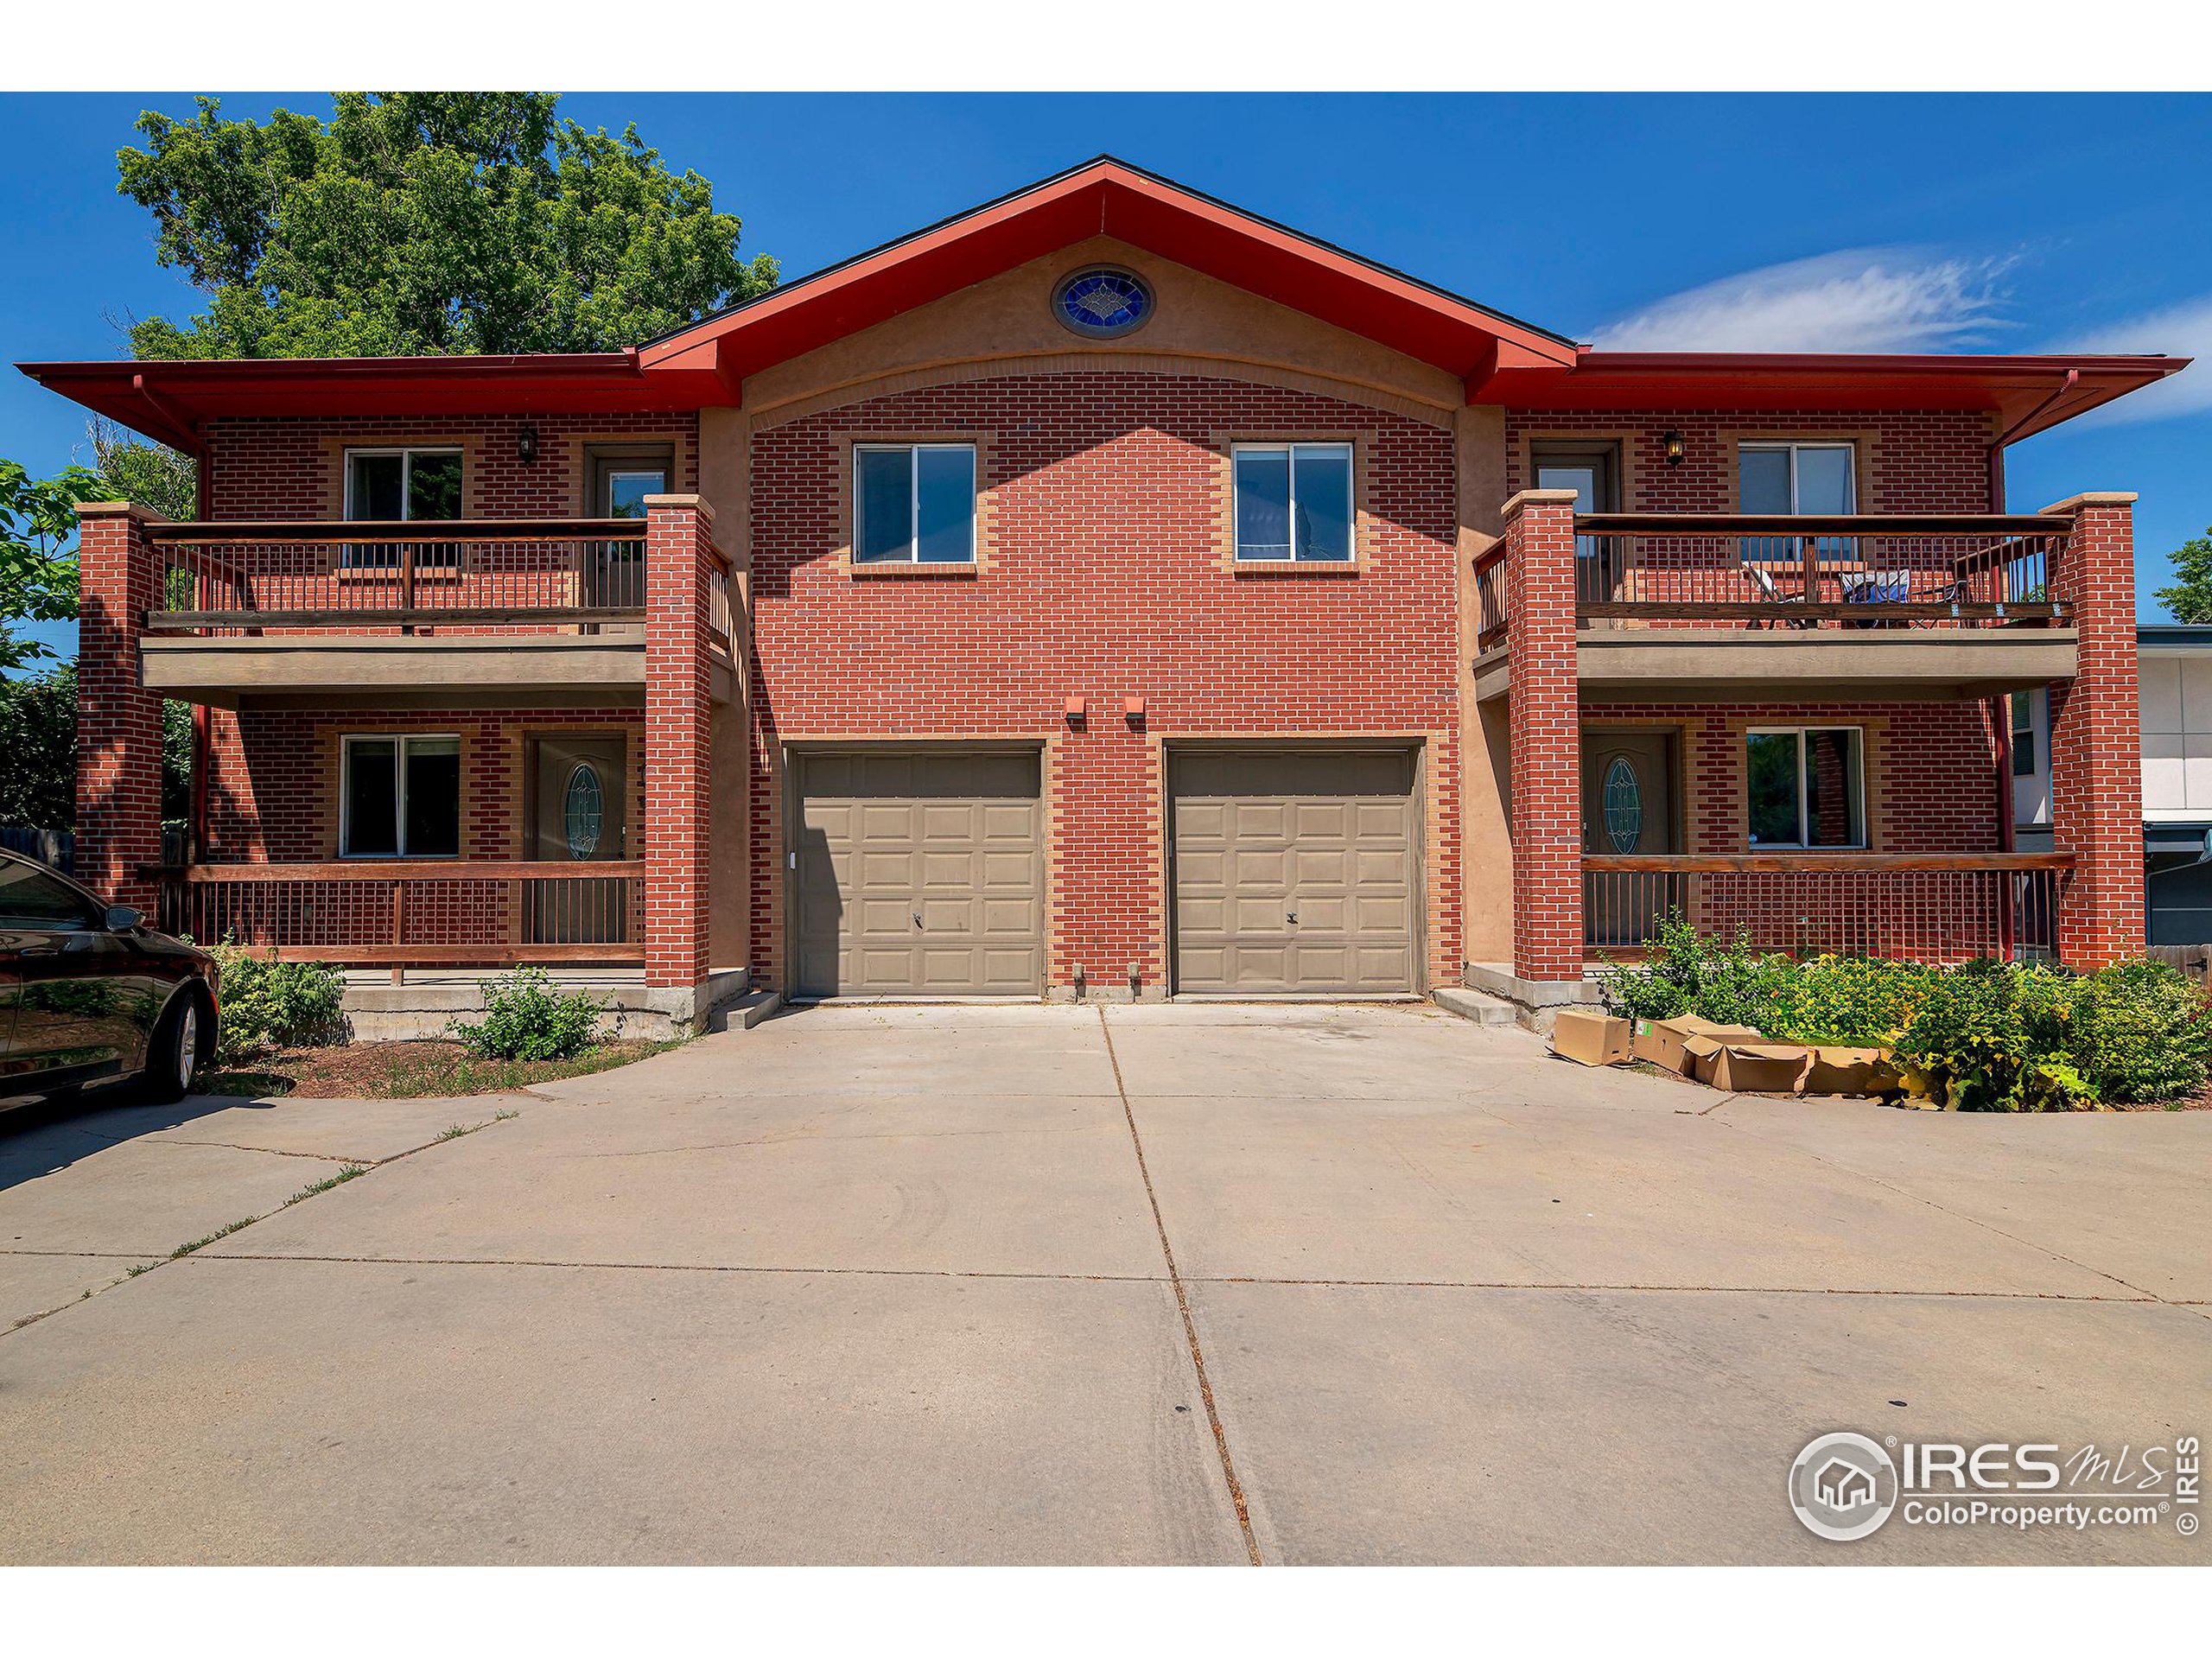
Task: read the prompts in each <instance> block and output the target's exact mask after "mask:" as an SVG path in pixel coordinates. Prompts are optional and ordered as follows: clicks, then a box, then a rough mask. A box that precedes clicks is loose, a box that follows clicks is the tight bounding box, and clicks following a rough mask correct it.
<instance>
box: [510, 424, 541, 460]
mask: <svg viewBox="0 0 2212 1659" xmlns="http://www.w3.org/2000/svg"><path fill="white" fill-rule="evenodd" d="M515 459H516V460H517V461H520V462H522V464H523V465H524V466H525V467H527V466H530V465H531V463H532V462H534V461H537V428H536V427H534V426H525V427H524V428H523V429H522V430H521V431H519V432H518V433H516V434H515Z"/></svg>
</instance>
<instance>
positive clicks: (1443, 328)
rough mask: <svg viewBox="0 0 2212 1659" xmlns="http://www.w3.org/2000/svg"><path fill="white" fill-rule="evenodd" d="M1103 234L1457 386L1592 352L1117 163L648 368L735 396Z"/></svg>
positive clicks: (667, 348) (1064, 180)
mask: <svg viewBox="0 0 2212 1659" xmlns="http://www.w3.org/2000/svg"><path fill="white" fill-rule="evenodd" d="M1094 236H1110V237H1116V238H1119V239H1120V240H1122V241H1124V242H1128V243H1130V244H1133V245H1135V246H1137V247H1141V248H1144V249H1146V250H1147V251H1150V252H1153V253H1157V254H1159V255H1160V256H1161V257H1164V258H1168V259H1173V260H1174V261H1175V262H1176V263H1177V264H1184V265H1188V266H1190V267H1191V268H1192V269H1193V270H1199V271H1203V272H1205V274H1206V275H1208V276H1210V277H1217V278H1219V279H1220V280H1221V281H1223V282H1225V283H1230V284H1232V285H1234V286H1236V287H1237V288H1241V289H1245V290H1246V291H1248V292H1249V293H1253V294H1257V295H1259V296H1262V298H1264V299H1269V300H1274V301H1275V302H1278V303H1279V304H1282V305H1287V306H1289V307H1290V308H1293V309H1294V310H1298V311H1303V312H1305V313H1306V314H1307V315H1309V316H1314V317H1319V318H1320V319H1321V320H1322V321H1325V322H1331V323H1334V324H1335V325H1337V326H1338V327H1341V328H1344V329H1347V330H1349V331H1350V332H1351V333H1353V334H1363V335H1365V336H1366V337H1367V338H1368V339H1370V340H1376V341H1379V342H1380V343H1381V344H1383V345H1385V346H1390V347H1391V348H1393V349H1394V350H1396V351H1400V352H1402V353H1405V354H1406V355H1407V356H1408V357H1412V358H1416V359H1420V360H1421V361H1422V362H1424V363H1429V364H1433V365H1435V366H1436V367H1438V368H1440V369H1445V370H1447V371H1449V372H1452V373H1453V374H1457V375H1461V376H1481V375H1487V374H1489V373H1490V372H1492V371H1493V370H1494V369H1495V368H1496V367H1497V366H1498V365H1500V364H1501V363H1504V364H1508V365H1516V366H1518V365H1528V366H1535V365H1549V366H1554V367H1564V366H1566V365H1569V364H1572V363H1573V361H1574V358H1575V353H1576V350H1577V347H1576V346H1575V344H1574V342H1573V340H1569V339H1567V337H1566V336H1565V335H1563V334H1553V333H1552V332H1551V331H1550V330H1549V329H1546V328H1539V327H1536V326H1535V324H1533V323H1528V322H1523V321H1521V320H1520V319H1518V318H1516V317H1509V316H1507V315H1505V314H1504V313H1503V312H1502V311H1493V310H1491V308H1489V307H1487V306H1484V305H1478V304H1477V303H1476V302H1474V301H1472V300H1469V299H1463V298H1461V297H1460V296H1459V295H1456V294H1452V293H1447V292H1446V290H1444V289H1440V288H1437V287H1435V286H1433V284H1430V283H1423V282H1420V281H1417V280H1415V279H1414V278H1413V277H1408V276H1405V275H1403V274H1402V272H1399V271H1395V270H1390V269H1389V267H1388V266H1384V265H1378V264H1375V263H1374V262H1373V261H1372V260H1369V259H1363V258H1361V257H1358V256H1357V255H1356V254H1351V253H1347V252H1345V251H1344V250H1343V249H1341V248H1338V247H1333V246H1332V245H1329V244H1328V243H1326V242H1322V241H1318V240H1316V239H1315V238H1313V237H1310V236H1304V235H1301V234H1300V233H1299V232H1296V231H1293V230H1290V229H1287V228H1286V227H1285V226H1281V225H1277V224H1275V223H1274V222H1273V221H1272V220H1270V219H1262V218H1260V217H1259V216H1258V215H1257V214H1255V213H1246V212H1244V211H1243V209H1242V208H1238V207H1230V206H1229V205H1228V204H1227V203H1226V202H1223V201H1217V200H1215V199H1214V198H1213V197H1211V196H1208V195H1205V194H1200V193H1199V192H1198V191H1196V190H1192V189H1190V188H1187V187H1185V186H1183V185H1179V184H1176V183H1174V182H1173V181H1170V180H1167V179H1164V178H1161V177H1160V175H1157V174H1154V173H1147V172H1146V171H1145V170H1144V169H1143V168H1139V167H1132V166H1131V165H1130V164H1129V163H1128V162H1122V161H1116V159H1115V158H1113V157H1112V156H1100V157H1098V158H1097V159H1096V160H1095V161H1090V162H1084V164H1083V165H1082V166H1080V167H1077V168H1070V169H1069V170H1068V171H1067V172H1065V173H1061V174H1058V175H1055V176H1054V177H1052V178H1049V179H1046V180H1043V181H1039V182H1038V183H1036V184H1033V185H1029V186H1027V187H1026V188H1022V189H1020V190H1017V191H1015V192H1014V193H1013V194H1011V195H1006V196H1001V197H1000V198H999V199H998V200H996V201H992V202H986V203H985V204H984V205H983V206H982V207H975V208H971V209H969V211H968V212H966V213H961V214H958V215H957V216H956V217H954V218H951V219H945V220H944V221H943V222H941V223H939V224H937V225H932V226H930V227H929V228H927V229H926V230H921V231H917V232H914V233H913V234H912V235H911V236H905V237H901V238H899V240H897V241H895V242H891V243H887V244H886V245H883V246H882V247H880V248H876V249H874V250H872V251H869V252H868V253H864V254H861V255H860V256H858V257H855V258H852V259H849V260H846V261H845V262H844V263H843V264H837V265H833V266H831V267H830V268H829V270H823V271H817V272H816V273H815V274H814V275H812V276H810V277H800V278H798V280H797V281H795V282H791V283H785V285H784V286H783V287H781V288H779V289H775V290H774V291H773V292H772V293H769V294H766V295H763V296H760V298H759V299H755V300H749V301H747V302H745V303H744V304H742V305H738V306H734V307H732V308H730V309H729V310H728V311H724V312H721V313H720V314H719V315H715V316H712V317H709V318H707V319H706V320H704V321H701V322H697V323H694V324H693V325H692V326H691V327H688V328H683V329H679V330H677V332H676V333H674V334H669V335H667V336H665V337H664V338H663V339H661V340H654V341H652V342H651V343H650V344H648V345H646V346H644V347H643V348H642V349H641V351H640V353H639V355H640V357H641V359H642V360H643V361H644V363H645V367H646V369H647V370H648V371H651V370H652V369H653V368H655V367H658V366H660V365H666V364H674V363H682V364H685V365H692V366H695V367H704V366H706V365H708V364H709V363H711V364H713V365H715V367H716V368H718V369H719V370H720V372H721V373H722V375H723V376H724V378H728V379H729V380H731V381H732V382H733V384H734V382H736V381H738V380H741V379H742V378H744V377H745V376H747V375H748V374H753V373H756V372H759V371H760V370H761V369H764V368H766V367H767V366H768V365H771V364H773V363H780V362H783V361H785V359H789V358H793V357H797V356H798V355H799V354H800V353H804V352H810V351H812V350H813V349H814V348H815V347H817V346H823V345H827V344H828V343H829V341H831V340H836V339H838V338H840V337H841V336H842V335H845V334H853V333H855V332H857V331H858V330H860V329H862V328H866V327H869V326H870V325H871V324H874V323H878V322H881V321H884V320H885V319H887V318H889V317H893V316H896V315H898V314H899V313H900V312H902V311H907V310H911V309H912V308H914V307H916V306H920V305H926V304H928V303H930V302H931V301H933V300H938V299H942V298H943V297H944V296H946V295H948V294H951V293H955V292H957V290H959V289H963V288H967V287H969V286H971V285H973V284H974V283H979V282H982V280H984V279H985V278H986V277H992V276H995V275H996V274H997V273H998V272H1000V271H1002V270H1011V269H1012V268H1013V267H1014V266H1016V265H1020V264H1027V262H1028V261H1030V260H1032V259H1035V258H1038V257H1041V256H1043V255H1045V254H1047V253H1050V252H1052V251H1053V250H1054V249H1056V248H1064V247H1067V246H1069V245H1071V244H1073V243H1077V242H1081V241H1084V240H1085V239H1086V238H1090V237H1094Z"/></svg>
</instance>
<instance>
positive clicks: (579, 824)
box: [561, 765, 606, 858]
mask: <svg viewBox="0 0 2212 1659" xmlns="http://www.w3.org/2000/svg"><path fill="white" fill-rule="evenodd" d="M605 804H606V795H605V793H604V791H601V788H600V783H599V768H598V767H596V766H588V765H587V766H578V767H577V768H576V769H575V771H574V772H570V773H569V793H568V798H566V799H565V800H563V802H562V804H561V828H562V829H563V831H565V832H566V834H567V836H568V837H569V857H571V858H589V857H590V856H591V855H593V854H594V853H595V852H597V851H598V850H599V826H600V822H601V817H602V816H603V813H602V809H603V808H604V806H605Z"/></svg>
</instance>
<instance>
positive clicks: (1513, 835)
mask: <svg viewBox="0 0 2212 1659" xmlns="http://www.w3.org/2000/svg"><path fill="white" fill-rule="evenodd" d="M2130 500H2132V498H2128V497H2121V496H2084V497H2082V498H2078V499H2076V500H2075V501H2072V502H2069V503H2066V504H2063V505H2062V506H2060V507H2056V508H2053V509H2052V510H2050V512H2047V513H2044V514H2037V515H2027V516H2019V515H2014V516H1998V515H1988V516H1982V517H1979V518H1975V517H1968V518H1956V517H1953V518H1941V519H1937V518H1903V517H1898V516H1894V515H1893V516H1890V517H1887V518H1882V517H1873V516H1867V517H1860V518H1851V519H1836V520H1827V519H1819V520H1807V521H1803V523H1802V530H1801V531H1799V532H1797V533H1793V534H1789V535H1784V534H1783V528H1784V526H1785V525H1786V524H1788V521H1786V520H1770V519H1766V518H1745V517H1744V516H1741V515H1721V516H1716V515H1699V514H1681V515H1652V514H1643V515H1635V516H1633V517H1630V516H1629V515H1618V514H1616V515H1604V516H1596V515H1582V516H1579V517H1578V516H1577V515H1576V514H1575V513H1574V512H1573V495H1572V493H1567V492H1563V491H1541V490H1539V491H1529V492H1526V493H1523V494H1522V495H1521V496H1519V497H1517V498H1516V499H1515V500H1514V501H1513V502H1512V503H1510V504H1509V506H1508V508H1507V514H1506V524H1505V534H1504V535H1503V537H1501V538H1500V540H1499V542H1498V543H1497V545H1496V546H1494V547H1493V548H1491V549H1490V550H1487V551H1486V552H1484V554H1482V555H1481V556H1479V557H1478V559H1477V560H1476V563H1475V577H1476V584H1477V586H1476V591H1477V595H1478V607H1479V620H1478V639H1477V645H1478V656H1477V658H1476V659H1475V662H1474V664H1472V666H1473V670H1474V677H1475V691H1476V696H1477V698H1478V704H1479V703H1484V702H1486V703H1488V705H1489V709H1490V711H1491V712H1490V713H1489V714H1488V715H1486V716H1485V718H1484V721H1483V724H1484V728H1485V730H1486V731H1487V732H1489V734H1491V744H1492V747H1493V749H1494V751H1502V753H1499V754H1498V759H1499V760H1501V761H1503V763H1504V764H1503V766H1501V767H1500V770H1502V771H1504V772H1508V773H1509V775H1510V787H1509V788H1508V789H1507V790H1505V791H1502V792H1503V794H1504V796H1505V800H1504V803H1503V804H1504V808H1505V819H1506V822H1505V824H1504V826H1503V828H1504V829H1505V830H1506V832H1507V833H1508V835H1509V836H1510V847H1511V854H1512V868H1513V893H1512V913H1511V919H1510V936H1506V937H1510V956H1509V955H1508V954H1507V953H1506V952H1505V951H1503V950H1496V949H1491V950H1481V949H1480V948H1478V949H1477V950H1471V952H1470V957H1471V961H1470V963H1469V972H1468V980H1469V982H1470V984H1471V985H1473V986H1475V987H1476V988H1480V989H1484V990H1489V991H1491V992H1494V993H1497V994H1502V995H1509V996H1511V997H1512V998H1513V999H1514V1000H1515V1001H1518V1002H1519V1003H1520V1004H1521V1005H1522V1007H1523V1008H1524V1009H1528V1010H1541V1009H1542V1008H1545V1007H1552V1006H1556V1005H1559V1004H1562V1003H1566V1002H1570V1001H1580V1000H1585V999H1586V997H1587V996H1588V995H1589V991H1588V988H1587V984H1588V976H1589V975H1590V974H1591V972H1592V970H1593V969H1595V968H1596V967H1597V966H1598V965H1599V963H1601V962H1603V961H1605V960H1607V959H1616V960H1618V959H1621V958H1624V957H1634V956H1637V955H1639V954H1641V953H1642V951H1643V947H1644V945H1645V943H1646V942H1647V941H1648V940H1649V939H1651V938H1653V937H1654V935H1655V934H1656V932H1657V931H1658V929H1659V927H1660V925H1662V923H1664V922H1666V921H1668V920H1669V919H1670V918H1680V919H1681V921H1684V922H1687V923H1688V925H1691V926H1693V927H1694V928H1696V929H1697V930H1698V931H1700V933H1703V934H1706V935H1707V936H1717V937H1720V938H1730V939H1733V938H1738V937H1740V938H1743V939H1744V940H1745V941H1746V942H1747V943H1748V944H1751V946H1752V947H1753V948H1755V949H1758V950H1773V951H1782V952H1787V953H1790V954H1796V955H1815V954H1823V953H1835V954H1848V955H1863V956H1871V957H1891V958H1898V959H1910V960H1918V961H1927V962H1938V963H1958V962H1962V961H1966V960H1967V959H1970V958H1973V957H2000V958H2004V959H2007V960H2022V959H2039V960H2049V961H2056V962H2061V963H2066V964H2068V965H2069V966H2075V967H2080V968H2094V967H2097V966H2101V965H2102V964H2103V963H2107V962H2110V961H2113V960H2117V959H2120V958H2123V957H2132V956H2135V955H2139V954H2140V952H2141V950H2142V948H2143V923H2142V898H2141V893H2142V870H2141V858H2140V852H2139V843H2140V829H2139V822H2138V811H2139V809H2138V807H2137V804H2136V802H2137V796H2138V791H2139V779H2138V775H2137V752H2136V733H2137V716H2136V705H2135V690H2134V675H2133V582H2132V554H2131V547H2130V541H2129V532H2128V518H2129V514H2128V503H2129V501H2130ZM2043 686H2049V687H2050V690H2051V693H2052V696H2051V703H2052V708H2053V709H2054V717H2053V721H2052V723H2051V728H2050V772H2051V776H2052V780H2053V798H2054V801H2055V803H2056V811H2055V817H2056V824H2055V838H2054V846H2053V850H2049V851H2036V852H2023V851H2019V850H2018V849H2015V848H2013V847H2012V844H2011V841H2012V837H2011V833H2010V826H2011V819H2012V812H2011V799H2010V797H2011V782H2012V767H2011V766H2010V764H2009V760H2010V750H2009V740H2010V736H2011V722H2010V720H2009V717H2008V715H2007V712H2006V709H2005V703H2004V702H2003V700H2002V698H2003V694H2005V693H2007V692H2010V691H2012V690H2025V689H2028V688H2030V687H2043ZM1501 704H1503V707H1502V708H1501V707H1500V705H1501ZM1501 713H1502V714H1503V715H1504V718H1503V720H1502V721H1501V720H1499V719H1497V715H1498V714H1501ZM1500 933H1501V934H1502V933H1503V930H1502V929H1501V930H1500ZM1506 937H1499V936H1498V935H1493V938H1494V939H1495V941H1496V943H1497V944H1503V943H1505V942H1506ZM1479 943H1480V942H1478V947H1479Z"/></svg>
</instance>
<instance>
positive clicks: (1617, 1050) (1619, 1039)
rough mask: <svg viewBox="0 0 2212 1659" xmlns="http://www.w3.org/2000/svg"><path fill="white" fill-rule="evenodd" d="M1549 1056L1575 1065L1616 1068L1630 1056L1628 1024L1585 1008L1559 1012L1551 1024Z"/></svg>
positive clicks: (1567, 1009)
mask: <svg viewBox="0 0 2212 1659" xmlns="http://www.w3.org/2000/svg"><path fill="white" fill-rule="evenodd" d="M1552 1052H1553V1053H1554V1054H1557V1055H1560V1056H1562V1057H1563V1058H1567V1059H1570V1060H1573V1062H1574V1063H1575V1064H1576V1065H1619V1064H1620V1063H1621V1062H1622V1061H1623V1060H1625V1059H1627V1058H1629V1056H1630V1052H1631V1041H1630V1033H1629V1025H1628V1021H1627V1020H1617V1019H1615V1018H1614V1017H1613V1016H1612V1015H1611V1014H1599V1013H1596V1012H1594V1011H1592V1010H1588V1009H1584V1008H1562V1009H1560V1012H1559V1014H1558V1017H1557V1018H1556V1019H1554V1020H1553V1021H1552Z"/></svg>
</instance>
